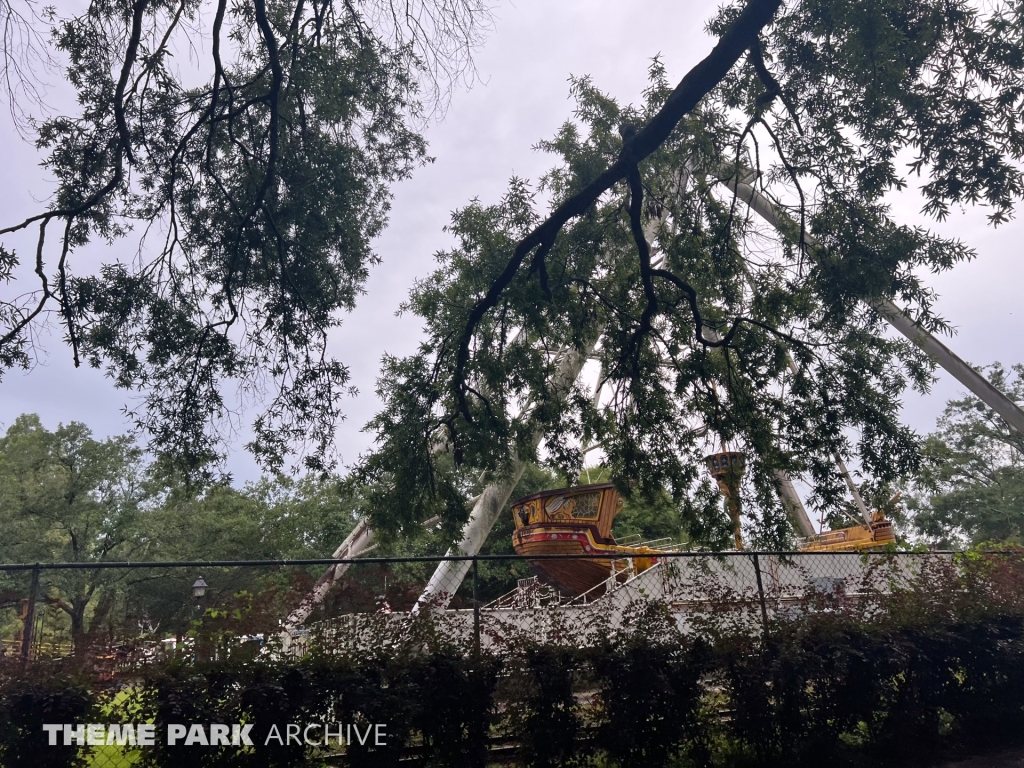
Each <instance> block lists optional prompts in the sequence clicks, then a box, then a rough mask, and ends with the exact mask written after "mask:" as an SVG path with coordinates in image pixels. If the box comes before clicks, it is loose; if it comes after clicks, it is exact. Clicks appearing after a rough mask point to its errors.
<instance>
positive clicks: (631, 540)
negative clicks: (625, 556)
mask: <svg viewBox="0 0 1024 768" xmlns="http://www.w3.org/2000/svg"><path fill="white" fill-rule="evenodd" d="M641 538H643V537H642V536H641V535H640V534H639V533H631V534H629V535H628V536H623V537H622V538H617V537H616V538H615V543H616V544H617V545H618V546H620V547H631V546H634V545H636V544H639V543H640V539H641Z"/></svg>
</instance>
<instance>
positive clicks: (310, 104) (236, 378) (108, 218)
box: [0, 0, 489, 471]
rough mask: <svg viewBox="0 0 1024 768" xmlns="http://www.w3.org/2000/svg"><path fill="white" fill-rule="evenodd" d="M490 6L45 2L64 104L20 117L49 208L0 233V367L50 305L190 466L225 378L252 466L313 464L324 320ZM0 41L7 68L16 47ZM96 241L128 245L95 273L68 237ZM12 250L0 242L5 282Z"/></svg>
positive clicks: (342, 295)
mask: <svg viewBox="0 0 1024 768" xmlns="http://www.w3.org/2000/svg"><path fill="white" fill-rule="evenodd" d="M4 7H12V6H8V4H5V5H4ZM488 14H489V8H488V6H487V5H486V4H485V3H484V2H481V0H455V2H434V0H422V1H420V0H416V1H415V2H411V3H404V4H402V5H401V7H398V6H396V5H395V4H394V3H392V2H391V1H390V0H363V1H362V2H333V0H309V1H308V2H307V0H253V2H245V3H229V2H228V1H227V0H213V2H204V1H203V0H135V2H128V1H127V0H114V1H113V2H109V1H107V0H96V1H95V2H90V3H89V4H88V7H87V8H86V9H84V10H83V11H82V12H81V13H79V14H77V15H72V16H69V17H66V18H57V17H54V27H53V30H52V34H53V45H54V46H55V49H56V51H55V55H59V56H60V57H61V58H62V59H63V60H64V61H66V69H65V77H66V79H67V81H68V82H69V83H70V85H71V86H72V87H73V89H74V91H75V93H76V95H77V111H75V112H72V113H71V114H62V115H57V116H54V117H52V118H50V119H46V120H44V121H43V122H42V123H40V124H39V125H38V130H37V138H36V143H37V146H38V147H39V148H40V149H41V150H42V151H43V152H44V153H45V158H46V160H45V166H46V168H47V170H48V171H49V172H50V173H51V174H52V175H53V176H54V178H55V179H56V186H55V189H54V191H53V195H52V199H51V202H50V204H49V205H48V206H47V207H46V209H45V210H44V211H42V212H40V213H38V214H35V215H32V216H30V217H28V218H27V219H25V220H24V221H22V222H20V223H16V224H12V225H10V226H7V227H6V228H4V229H2V230H0V234H2V235H6V236H8V239H9V238H10V236H11V235H12V234H13V233H16V232H18V231H19V230H23V229H33V230H34V231H35V234H36V243H35V248H34V254H33V256H32V258H31V259H30V260H29V263H28V264H26V266H27V267H28V266H32V267H34V270H33V271H34V272H35V278H34V279H36V280H37V284H36V286H35V288H34V289H32V290H25V289H24V288H22V290H20V291H18V293H19V294H20V295H19V296H18V297H16V298H11V299H8V300H5V301H4V302H2V303H0V323H2V327H0V373H2V372H3V370H5V369H7V368H10V367H11V366H17V365H21V366H27V365H29V364H30V362H31V358H32V355H33V352H34V350H33V340H34V339H35V334H36V332H37V331H38V328H39V325H40V323H42V322H43V321H45V320H46V319H47V318H48V317H51V318H52V319H53V320H55V321H56V322H57V323H59V325H60V327H61V328H62V330H63V333H64V336H65V339H66V341H67V343H68V345H69V346H70V348H71V354H72V355H73V357H74V361H75V364H76V365H78V364H79V363H80V362H85V363H87V364H89V365H92V366H95V367H98V368H102V369H104V370H105V371H106V372H107V374H109V376H110V377H111V378H112V379H113V380H114V382H115V383H116V384H117V386H119V387H122V388H124V389H128V390H141V391H142V392H143V393H144V395H145V396H144V398H143V401H142V403H141V405H140V406H139V407H138V408H137V409H136V410H135V411H134V413H133V416H134V418H135V420H136V422H137V423H138V424H139V425H140V426H143V427H145V428H146V429H148V431H149V432H150V435H151V446H152V447H153V448H154V449H155V450H156V451H158V452H162V453H168V454H172V455H175V456H178V457H180V458H181V459H182V460H183V461H184V462H185V466H186V467H187V468H188V469H189V470H190V471H196V470H198V469H200V468H202V467H203V466H204V464H205V463H207V462H208V461H209V460H210V459H211V458H212V457H213V456H215V455H216V453H217V450H218V438H219V437H221V433H220V431H219V430H222V429H223V423H222V420H223V419H224V418H226V416H227V414H228V413H229V412H230V410H231V407H232V403H231V402H230V401H226V400H225V397H224V387H225V386H226V385H228V384H229V383H230V384H234V385H236V386H239V387H240V389H241V391H242V393H243V401H247V400H251V399H253V398H256V399H261V398H262V399H265V402H266V410H265V411H264V412H263V413H262V414H261V415H259V416H258V417H257V418H256V419H255V421H254V424H253V430H254V433H255V439H254V440H253V442H252V444H251V445H250V446H249V447H250V449H251V450H252V451H253V452H254V453H255V454H256V455H257V457H259V458H260V459H262V460H263V462H264V463H265V465H267V466H269V467H271V468H275V469H276V468H278V467H279V466H280V465H281V462H282V461H283V459H284V457H285V456H286V455H287V454H288V453H289V451H290V450H292V449H293V448H295V447H296V446H297V445H298V446H305V447H307V448H308V453H307V454H306V464H307V466H309V467H312V468H316V469H321V468H324V467H325V466H327V465H328V464H329V461H330V459H329V456H330V450H329V449H330V443H331V441H332V439H333V427H334V425H335V421H336V419H337V418H338V416H339V413H340V411H339V408H340V405H339V399H340V397H341V396H342V395H343V394H344V392H345V391H346V382H347V381H348V371H347V369H346V368H345V366H344V365H343V364H342V363H341V362H339V361H338V360H335V359H333V358H332V357H331V356H330V355H329V354H328V353H327V350H326V341H327V335H328V333H329V331H330V329H331V328H332V327H334V326H336V325H338V323H339V322H340V313H341V312H342V311H344V310H348V309H351V308H352V306H353V304H354V302H355V300H356V297H357V295H358V294H359V293H360V291H361V290H362V285H363V282H364V281H365V278H366V274H367V268H368V266H369V265H370V264H372V263H374V262H375V261H376V257H375V256H374V254H373V252H372V250H371V249H370V241H371V240H372V239H373V238H374V237H375V236H376V235H377V234H378V233H379V232H380V231H381V229H382V228H383V226H384V224H385V222H386V218H387V211H388V208H389V201H390V194H389V184H390V183H392V182H394V181H395V180H397V179H401V178H404V177H405V176H407V175H408V174H409V173H410V172H411V170H412V169H413V167H415V166H416V165H417V164H418V163H421V162H422V161H424V159H425V154H424V153H425V143H424V141H423V139H422V137H421V136H420V135H419V133H418V132H417V127H418V124H419V123H418V121H419V120H420V119H421V118H422V117H423V116H424V115H425V114H427V113H429V111H430V110H431V109H433V108H435V107H437V106H438V105H439V104H440V103H441V102H442V101H443V98H444V95H445V89H446V88H448V87H450V86H451V84H453V83H454V82H456V81H457V80H459V79H460V78H463V77H465V76H467V75H471V74H472V62H471V59H470V54H471V53H472V50H473V48H474V47H475V46H476V45H477V44H479V42H480V39H481V38H480V36H481V34H482V32H483V30H484V29H486V26H487V24H488V20H489V15H488ZM31 28H32V27H31V25H29V29H30V30H31ZM206 28H208V29H209V34H206V33H205V32H204V30H205V29H206ZM12 45H14V43H13V42H12V41H10V40H8V41H6V47H5V50H4V53H5V54H6V55H7V57H8V58H7V60H8V62H10V61H12V60H13V61H17V60H18V59H17V56H18V54H19V53H22V54H24V51H21V50H20V49H19V50H14V49H12ZM199 50H204V51H206V50H208V51H209V54H205V53H204V54H202V55H201V56H200V58H199V60H198V62H196V64H197V65H198V66H196V67H194V68H192V69H191V70H190V69H189V68H183V67H182V63H183V55H184V54H186V52H187V55H188V57H189V58H191V57H192V56H193V55H196V52H197V51H199ZM421 86H426V89H425V91H424V89H423V88H422V87H421ZM133 228H139V230H140V231H139V232H137V233H136V243H137V247H136V248H133V247H131V246H129V245H128V242H129V241H128V240H127V238H128V236H129V235H130V233H132V230H133ZM95 243H108V244H115V243H124V247H122V248H119V249H116V250H115V251H114V254H113V256H112V257H105V258H104V259H103V264H102V265H101V266H100V267H99V268H98V269H94V268H92V265H90V263H89V260H87V259H85V258H82V256H83V255H84V254H83V253H81V252H82V251H84V250H85V248H86V246H87V245H89V244H95ZM17 263H18V259H17V258H16V256H15V254H14V252H13V251H11V250H9V249H7V250H5V249H2V248H0V279H3V280H10V279H11V278H12V275H14V274H15V273H14V269H15V266H16V265H17ZM16 285H19V286H21V285H23V280H22V279H18V280H17V281H16Z"/></svg>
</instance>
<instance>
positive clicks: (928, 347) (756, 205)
mask: <svg viewBox="0 0 1024 768" xmlns="http://www.w3.org/2000/svg"><path fill="white" fill-rule="evenodd" d="M723 181H724V182H725V184H726V186H727V187H729V188H730V189H732V190H733V191H735V192H736V195H737V197H738V198H739V199H740V200H742V201H743V202H745V203H746V204H747V205H749V206H750V207H751V208H752V209H753V210H754V211H755V212H756V213H757V214H758V215H759V216H761V218H763V219H764V220H765V221H767V222H768V223H769V224H771V225H772V226H773V227H775V229H777V230H778V231H779V232H782V233H786V232H791V231H792V229H793V227H794V226H795V224H794V222H793V221H791V220H790V218H789V216H788V214H786V213H785V212H782V211H779V210H777V209H776V207H775V206H774V205H773V204H772V202H771V201H770V200H769V199H768V198H767V197H765V196H764V195H762V194H761V193H760V192H758V191H757V190H756V189H755V188H754V187H753V186H751V185H750V184H748V183H747V182H746V181H743V180H740V179H737V178H736V177H735V176H733V177H732V178H731V179H723ZM804 242H805V243H806V245H807V252H808V254H809V255H811V256H812V257H813V255H814V252H813V249H814V248H815V247H817V246H818V245H819V243H818V240H817V238H815V237H814V235H812V234H811V233H809V232H806V233H804ZM865 301H866V303H867V304H868V305H869V306H870V307H871V308H873V309H874V310H875V311H876V312H878V314H880V315H881V316H882V317H884V318H885V319H886V320H887V321H888V322H889V324H890V325H891V326H892V327H893V328H895V329H896V330H897V331H899V332H900V333H901V334H903V335H904V336H906V337H907V338H908V339H910V341H912V342H913V343H914V344H916V345H917V346H919V347H920V348H921V349H922V350H924V351H925V353H926V354H927V355H928V356H929V357H930V358H932V359H933V360H934V361H935V362H936V363H938V364H939V365H940V366H942V367H943V368H944V369H945V370H946V371H948V372H949V373H950V374H952V375H953V377H954V378H955V379H956V380H957V381H959V382H960V383H961V384H963V385H964V386H965V387H967V389H969V390H970V391H971V392H973V393H974V394H975V395H977V396H978V397H979V398H980V399H981V401H982V402H984V403H985V404H986V405H987V406H988V407H989V408H991V409H992V410H993V411H995V412H996V413H998V414H999V415H1000V416H1001V417H1002V418H1003V420H1004V421H1006V423H1007V424H1009V425H1010V426H1011V427H1013V428H1014V429H1016V430H1017V431H1018V432H1019V433H1020V434H1022V435H1024V411H1022V410H1021V409H1020V408H1019V407H1018V406H1017V404H1016V403H1014V402H1013V401H1012V400H1011V399H1010V398H1008V397H1007V396H1006V395H1004V394H1003V393H1002V392H1000V391H999V390H998V389H996V388H995V387H993V386H992V384H990V383H989V382H988V380H987V379H986V378H985V377H984V376H982V375H981V374H980V373H978V372H977V371H976V370H974V369H973V368H971V366H969V365H968V364H967V363H965V362H964V361H963V360H961V359H960V358H959V357H958V356H957V355H956V354H955V353H954V352H953V351H952V350H951V349H950V348H949V347H947V346H946V345H945V344H943V343H942V342H941V341H939V340H938V339H937V338H935V337H934V336H933V335H932V334H930V333H929V332H928V331H927V330H925V329H924V328H922V327H921V326H920V325H918V324H917V323H915V322H914V321H913V320H912V319H911V318H910V317H909V316H908V315H907V313H906V312H904V311H903V310H901V309H900V308H899V307H897V306H896V305H895V304H893V303H892V302H891V301H889V300H888V299H866V300H865ZM861 504H863V502H861Z"/></svg>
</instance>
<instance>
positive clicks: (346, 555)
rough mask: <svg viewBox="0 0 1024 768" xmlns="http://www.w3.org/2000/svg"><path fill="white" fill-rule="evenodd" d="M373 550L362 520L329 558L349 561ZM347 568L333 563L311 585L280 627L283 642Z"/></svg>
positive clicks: (371, 541) (369, 529)
mask: <svg viewBox="0 0 1024 768" xmlns="http://www.w3.org/2000/svg"><path fill="white" fill-rule="evenodd" d="M373 548H374V547H373V529H372V528H371V527H370V524H369V523H368V522H367V521H366V518H363V519H362V520H360V521H359V522H358V523H356V527H355V528H353V529H352V533H350V534H349V535H348V536H347V537H346V538H345V540H344V541H343V542H342V543H341V546H340V547H338V548H337V549H336V550H334V554H333V555H331V557H332V558H334V559H335V560H351V559H353V558H356V557H359V556H361V555H365V554H366V553H367V552H369V551H370V550H371V549H373ZM348 567H349V563H335V564H334V565H332V566H331V567H330V568H328V569H327V571H326V572H325V573H324V575H323V576H321V577H320V578H319V579H318V580H317V582H316V584H314V585H313V589H312V591H311V592H310V593H309V594H308V595H307V596H306V597H305V599H304V600H303V601H302V602H301V603H299V604H298V605H297V606H296V607H295V610H293V611H292V612H291V613H289V614H288V618H287V619H285V620H284V623H283V624H282V625H281V634H282V637H283V638H285V642H287V641H288V639H289V638H290V636H291V632H292V631H293V630H295V629H296V628H297V627H299V626H300V625H301V624H302V622H304V621H305V620H306V619H307V618H309V614H311V613H312V612H313V609H314V608H316V607H317V606H318V605H319V604H320V603H321V602H322V601H323V599H324V598H325V597H326V596H327V593H328V592H330V591H331V588H332V587H333V586H334V584H335V582H337V581H338V579H340V578H341V577H342V576H343V575H344V574H345V571H347V570H348Z"/></svg>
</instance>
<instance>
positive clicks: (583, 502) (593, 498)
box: [572, 493, 601, 520]
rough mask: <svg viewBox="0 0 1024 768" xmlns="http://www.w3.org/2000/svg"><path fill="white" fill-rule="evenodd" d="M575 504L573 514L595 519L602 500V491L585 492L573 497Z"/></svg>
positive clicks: (576, 516) (577, 516) (578, 516)
mask: <svg viewBox="0 0 1024 768" xmlns="http://www.w3.org/2000/svg"><path fill="white" fill-rule="evenodd" d="M573 501H575V502H576V503H575V505H574V506H573V508H572V516H573V517H575V518H583V519H587V520H593V519H596V518H597V505H598V504H599V503H600V501H601V494H600V493H584V494H581V495H579V496H576V497H574V498H573Z"/></svg>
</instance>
